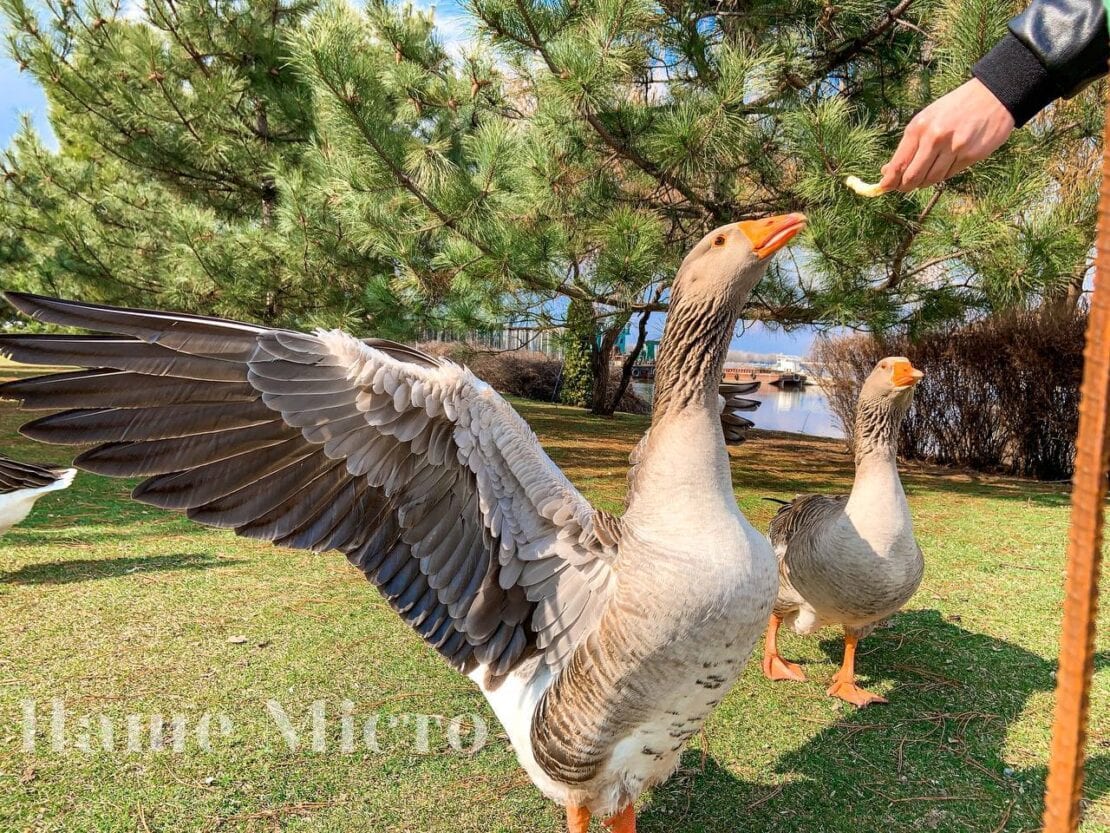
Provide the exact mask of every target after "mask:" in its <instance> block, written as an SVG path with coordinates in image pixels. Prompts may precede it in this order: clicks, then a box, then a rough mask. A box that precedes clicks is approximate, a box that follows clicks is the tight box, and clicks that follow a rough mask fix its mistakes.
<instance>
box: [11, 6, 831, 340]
mask: <svg viewBox="0 0 1110 833" xmlns="http://www.w3.org/2000/svg"><path fill="white" fill-rule="evenodd" d="M415 5H420V6H424V5H428V4H425V3H417V4H415ZM435 8H436V22H437V25H438V28H439V31H440V37H441V39H442V41H443V43H444V45H445V46H446V47H447V48H448V49H450V50H451V51H457V50H459V49H461V48H462V47H464V46H465V44H466V42H467V40H468V39H469V38H468V35H469V32H468V22H467V20H466V18H465V17H464V16H463V13H462V12H461V11H460V8H459V6H458V5H457V4H456V3H454V2H447V3H439V4H438V5H437V6H436V7H435ZM24 115H27V116H30V118H31V121H32V123H33V124H34V126H35V128H36V130H38V131H39V134H40V135H42V136H44V137H46V138H47V140H48V143H49V144H51V145H53V144H54V138H53V134H52V133H51V132H50V123H49V121H48V119H47V113H46V98H45V96H44V95H43V93H42V90H41V88H40V87H39V86H38V84H37V83H36V82H35V81H34V80H33V79H32V78H31V76H30V75H28V74H27V73H25V72H20V71H19V66H18V65H17V64H16V63H15V62H14V61H13V60H11V58H9V57H8V56H7V55H6V54H3V55H2V56H0V147H7V146H8V144H9V142H10V141H11V138H12V136H13V135H14V134H15V133H16V131H17V130H18V129H19V126H20V120H21V118H22V117H23V116H24ZM663 321H664V318H663V317H662V316H658V315H656V316H653V317H652V321H651V322H650V324H649V327H648V333H649V336H648V337H649V338H658V337H659V334H660V333H661V332H662V328H663ZM741 329H742V328H739V327H738V328H737V333H738V335H737V336H736V337H734V338H733V340H732V344H731V348H732V349H733V350H746V351H749V352H752V353H768V354H779V353H783V354H787V355H800V356H804V355H805V354H806V353H807V352H809V348H810V346H811V345H812V344H813V339H814V333H813V331H812V330H810V329H808V328H805V329H798V330H795V331H794V332H792V333H785V332H783V331H782V330H775V329H769V328H767V327H766V326H764V325H763V324H760V323H758V322H757V323H754V324H752V325H751V326H749V327H747V328H746V329H743V333H742V335H740V332H741Z"/></svg>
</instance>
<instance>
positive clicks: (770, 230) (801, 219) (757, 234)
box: [737, 212, 806, 258]
mask: <svg viewBox="0 0 1110 833" xmlns="http://www.w3.org/2000/svg"><path fill="white" fill-rule="evenodd" d="M737 225H738V226H740V231H742V232H744V236H745V237H747V238H748V240H749V241H750V242H751V244H752V248H753V249H755V253H756V254H757V255H759V257H761V258H768V257H770V256H771V255H773V254H774V253H775V252H777V251H778V250H779V249H781V248H782V247H783V246H785V245H786V244H787V243H789V242H790V238H792V237H793V236H794V235H795V234H797V233H798V232H799V231H801V230H802V229H804V228H805V227H806V215H805V214H799V213H797V212H795V213H793V214H780V215H779V216H777V217H765V218H764V219H762V220H745V221H744V222H742V223H737Z"/></svg>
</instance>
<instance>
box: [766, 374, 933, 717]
mask: <svg viewBox="0 0 1110 833" xmlns="http://www.w3.org/2000/svg"><path fill="white" fill-rule="evenodd" d="M923 375H924V374H923V373H922V372H921V371H920V370H916V369H915V368H914V367H913V365H912V364H910V362H909V360H908V359H905V358H903V357H901V356H894V357H890V358H886V359H883V360H882V361H880V362H879V363H878V364H877V365H875V369H874V370H872V371H871V375H870V376H868V377H867V381H865V382H864V384H863V389H862V390H861V391H860V395H859V402H858V403H857V405H856V424H855V452H856V478H855V483H854V484H853V485H852V493H851V494H850V495H803V496H802V497H799V498H796V499H795V500H794V501H793V502H791V503H788V504H787V505H785V506H783V507H782V509H780V510H779V511H778V514H776V515H775V517H774V519H773V520H772V521H771V545H772V546H773V547H774V549H775V554H776V555H777V556H778V559H779V579H780V585H779V594H778V599H777V600H776V601H775V608H774V612H773V613H772V614H771V621H770V625H769V626H768V628H767V636H766V641H765V645H764V654H763V673H764V674H765V675H766V676H767V677H768V678H769V679H772V680H798V681H802V680H805V674H804V672H803V671H802V669H801V668H799V667H798V666H797V665H796V664H794V663H792V662H787V661H786V660H784V659H783V658H782V656H780V654H779V652H778V643H777V636H778V629H779V626H780V625H782V624H783V623H784V622H785V623H786V624H787V625H791V626H793V628H794V630H795V631H796V632H797V633H801V634H809V633H813V632H814V631H816V630H817V629H819V628H821V627H823V626H825V625H842V626H843V628H844V661H843V663H842V665H841V667H840V671H839V672H838V673H837V675H836V676H835V677H834V678H833V683H832V686H830V687H829V690H828V693H829V694H830V695H832V696H833V697H839V698H840V699H841V700H845V701H847V702H849V703H852V704H854V705H856V706H866V705H869V704H871V703H885V702H887V701H886V700H885V699H884V698H882V697H880V696H878V695H877V694H872V693H871V692H869V691H865V690H864V689H862V688H860V687H859V686H858V685H856V680H855V657H856V645H857V644H858V643H859V640H860V639H862V638H863V637H865V636H867V635H868V634H869V633H871V631H873V630H874V629H875V625H876V624H878V623H879V622H881V621H882V620H883V619H885V618H886V617H888V616H890V615H891V614H893V613H895V612H897V611H898V610H900V609H901V608H902V606H903V605H904V604H905V603H906V602H908V601H909V600H910V597H912V596H913V594H914V593H915V592H916V591H917V587H918V585H919V584H920V583H921V576H922V574H923V573H924V570H925V560H924V558H923V556H922V554H921V548H920V547H919V546H918V545H917V541H916V540H915V539H914V536H913V522H912V520H911V519H910V507H909V504H908V503H907V502H906V493H905V492H904V491H903V490H902V481H901V480H900V479H899V477H898V457H897V450H898V432H899V430H900V428H901V427H902V420H903V419H904V418H905V416H906V412H907V411H908V410H909V407H910V402H911V401H912V400H913V390H914V386H915V385H916V384H917V383H918V381H919V380H920V379H921V378H922V376H923Z"/></svg>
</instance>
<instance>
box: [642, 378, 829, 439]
mask: <svg viewBox="0 0 1110 833" xmlns="http://www.w3.org/2000/svg"><path fill="white" fill-rule="evenodd" d="M632 387H633V389H634V390H635V391H636V393H638V394H639V395H640V396H642V397H644V398H645V399H647V400H648V401H650V400H651V394H652V391H653V389H654V385H652V384H651V383H649V382H633V383H632ZM747 396H748V398H749V399H758V400H759V401H760V402H761V403H763V404H761V405H760V406H759V408H758V409H757V410H754V411H748V412H746V413H745V414H744V416H746V417H747V418H748V419H750V420H751V421H752V422H754V423H755V427H756V428H763V429H764V430H767V431H787V432H790V433H792V434H807V435H809V436H811V437H836V438H838V439H839V438H842V437H843V436H844V432H843V431H841V430H840V425H839V424H838V423H837V421H836V417H834V416H833V414H832V411H831V410H829V399H828V397H827V396H826V395H825V392H824V391H823V390H821V388H819V387H816V386H814V385H808V386H806V387H804V388H786V389H783V390H780V389H779V388H776V387H774V386H773V385H763V386H762V387H761V388H760V389H759V390H758V391H756V392H755V393H750V394H748V395H747Z"/></svg>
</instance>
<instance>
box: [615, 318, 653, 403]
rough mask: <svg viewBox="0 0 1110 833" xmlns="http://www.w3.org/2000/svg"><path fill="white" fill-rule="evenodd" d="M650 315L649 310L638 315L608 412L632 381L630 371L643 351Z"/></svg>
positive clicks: (619, 400) (619, 401) (618, 401)
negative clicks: (636, 327) (629, 347)
mask: <svg viewBox="0 0 1110 833" xmlns="http://www.w3.org/2000/svg"><path fill="white" fill-rule="evenodd" d="M650 317H651V313H650V312H645V313H644V314H643V315H641V316H640V325H639V329H638V330H637V332H636V343H635V344H634V345H633V346H632V349H631V350H630V351H629V353H628V356H627V357H626V358H625V360H624V365H623V366H622V367H621V378H620V381H619V382H618V383H617V390H616V392H615V393H614V394H613V409H612V410H611V411H610V413H615V412H616V410H617V408H618V407H619V406H620V404H621V400H622V399H623V398H624V392H625V391H626V390H628V385H629V384H630V383H631V382H632V371H633V370H634V369H635V367H636V362H637V361H638V360H639V358H640V353H641V352H643V349H644V342H646V341H647V328H648V319H649V318H650Z"/></svg>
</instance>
